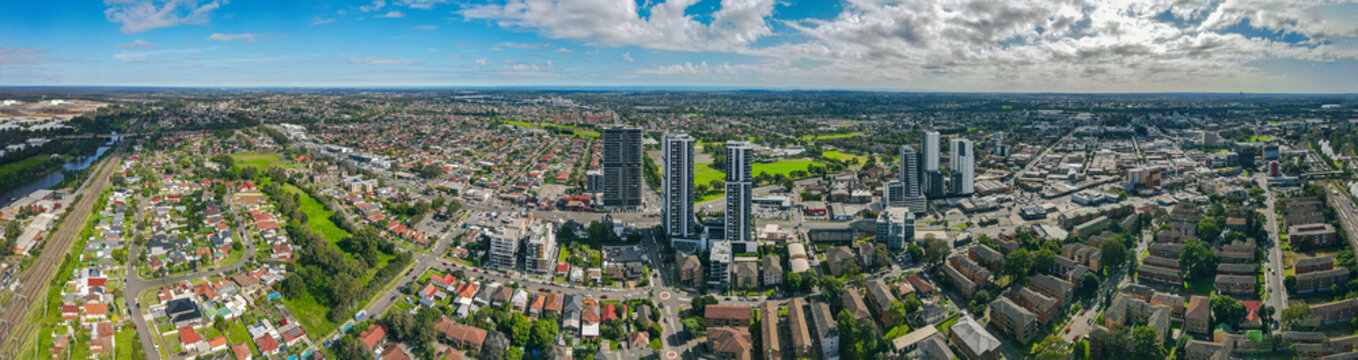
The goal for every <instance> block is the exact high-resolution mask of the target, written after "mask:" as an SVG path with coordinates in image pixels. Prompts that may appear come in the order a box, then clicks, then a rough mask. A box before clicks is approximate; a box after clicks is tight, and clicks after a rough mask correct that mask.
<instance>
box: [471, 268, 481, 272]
mask: <svg viewBox="0 0 1358 360" xmlns="http://www.w3.org/2000/svg"><path fill="white" fill-rule="evenodd" d="M472 272H481V269H477V268H472Z"/></svg>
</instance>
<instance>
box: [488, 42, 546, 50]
mask: <svg viewBox="0 0 1358 360" xmlns="http://www.w3.org/2000/svg"><path fill="white" fill-rule="evenodd" d="M491 47H492V48H509V49H545V48H549V47H552V44H548V43H516V42H502V43H497V44H495V45H491Z"/></svg>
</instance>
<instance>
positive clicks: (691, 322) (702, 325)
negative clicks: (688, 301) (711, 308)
mask: <svg viewBox="0 0 1358 360" xmlns="http://www.w3.org/2000/svg"><path fill="white" fill-rule="evenodd" d="M706 329H707V321H706V320H703V318H701V317H697V316H694V317H691V318H687V319H684V332H686V333H688V334H689V336H692V337H699V336H702V335H703V330H706Z"/></svg>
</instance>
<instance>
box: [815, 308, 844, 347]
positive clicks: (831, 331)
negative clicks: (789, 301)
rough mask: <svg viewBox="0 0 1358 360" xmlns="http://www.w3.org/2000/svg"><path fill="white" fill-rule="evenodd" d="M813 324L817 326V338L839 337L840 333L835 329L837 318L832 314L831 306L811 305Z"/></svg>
mask: <svg viewBox="0 0 1358 360" xmlns="http://www.w3.org/2000/svg"><path fill="white" fill-rule="evenodd" d="M811 322H812V323H813V324H815V333H816V335H817V338H820V339H824V338H827V337H832V336H838V335H839V332H838V331H837V330H836V329H835V326H836V325H837V324H836V323H835V317H834V315H833V314H830V304H826V303H823V302H815V303H811Z"/></svg>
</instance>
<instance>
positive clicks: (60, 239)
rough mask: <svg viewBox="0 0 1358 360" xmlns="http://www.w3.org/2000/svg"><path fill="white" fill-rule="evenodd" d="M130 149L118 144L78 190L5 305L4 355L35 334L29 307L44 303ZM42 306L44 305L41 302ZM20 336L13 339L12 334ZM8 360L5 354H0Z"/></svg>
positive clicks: (0, 319) (0, 327) (1, 319)
mask: <svg viewBox="0 0 1358 360" xmlns="http://www.w3.org/2000/svg"><path fill="white" fill-rule="evenodd" d="M126 147H127V142H126V141H123V142H119V144H118V148H117V150H115V151H114V152H113V154H112V155H111V156H109V157H108V159H106V160H104V161H102V162H101V163H100V164H99V169H98V171H96V172H95V173H94V175H93V176H91V177H90V179H92V180H90V181H86V182H85V184H84V185H82V186H81V187H80V189H78V190H77V191H76V194H80V195H81V197H80V201H78V202H76V204H75V206H72V207H71V208H70V209H67V213H66V216H65V220H63V221H62V222H61V224H60V225H57V230H56V231H55V232H54V233H53V234H52V236H50V237H48V239H47V244H46V245H44V246H43V251H42V253H41V254H40V255H38V258H37V259H34V261H33V266H32V267H30V268H29V269H28V271H25V272H24V273H23V275H22V276H19V278H20V279H24V281H23V282H22V283H21V284H19V287H18V288H17V289H15V291H14V295H13V297H11V300H10V303H8V304H5V308H4V310H3V313H0V341H3V342H4V346H3V348H0V351H3V354H15V353H17V352H18V351H16V349H17V348H18V346H20V345H22V344H21V343H22V342H23V341H24V340H25V339H27V338H28V335H29V332H30V331H33V330H34V329H35V328H34V325H36V324H33V323H29V322H27V321H24V320H25V319H24V318H25V317H26V316H27V314H28V311H29V307H30V306H32V305H33V302H34V300H41V299H39V298H37V297H38V296H40V295H42V294H45V293H46V292H47V287H48V286H49V285H50V284H51V281H49V280H50V279H52V276H54V275H55V272H56V270H57V267H58V266H59V265H60V264H61V261H62V259H63V258H64V257H66V256H67V255H69V254H70V250H71V242H72V241H74V240H75V237H76V235H77V234H79V233H80V230H81V228H82V227H84V225H85V222H86V221H87V220H88V219H89V217H90V209H92V208H94V203H95V202H96V201H98V199H99V194H101V193H102V192H103V191H104V189H106V188H108V184H109V179H110V178H112V174H113V170H114V169H115V168H117V167H118V163H120V162H121V159H122V154H123V150H125V149H126ZM40 304H41V303H40ZM12 334H13V335H18V336H11V335H12ZM0 357H5V355H0Z"/></svg>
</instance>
